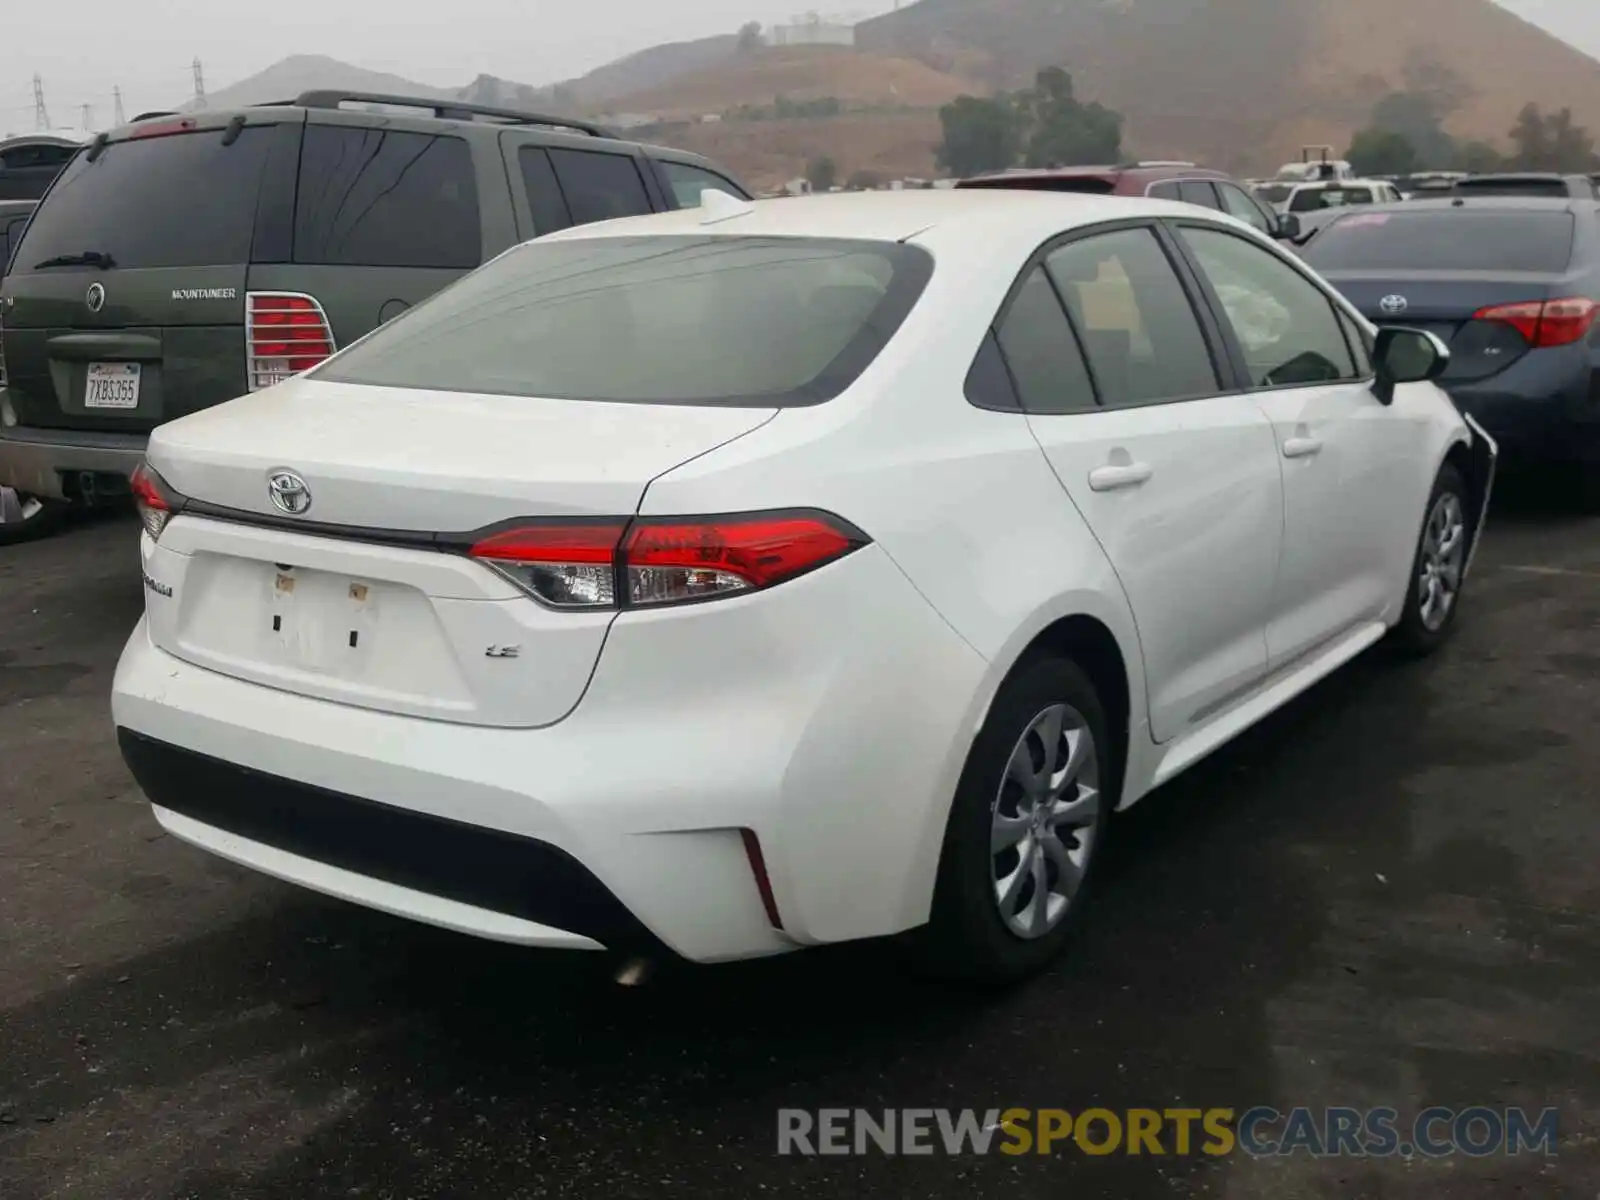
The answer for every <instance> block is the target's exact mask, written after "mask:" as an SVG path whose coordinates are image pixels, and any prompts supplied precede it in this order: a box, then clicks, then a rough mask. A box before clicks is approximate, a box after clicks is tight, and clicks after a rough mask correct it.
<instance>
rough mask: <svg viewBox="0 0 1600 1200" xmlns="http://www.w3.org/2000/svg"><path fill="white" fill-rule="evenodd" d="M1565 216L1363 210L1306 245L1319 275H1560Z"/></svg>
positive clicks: (1569, 232)
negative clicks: (1390, 272) (1389, 272)
mask: <svg viewBox="0 0 1600 1200" xmlns="http://www.w3.org/2000/svg"><path fill="white" fill-rule="evenodd" d="M1573 230H1574V225H1573V220H1572V214H1570V213H1565V212H1516V211H1511V210H1506V211H1501V212H1484V211H1481V210H1480V211H1478V212H1470V211H1463V210H1460V209H1445V210H1436V211H1433V212H1404V211H1400V212H1371V213H1355V214H1351V215H1350V216H1347V217H1340V218H1339V219H1338V220H1336V221H1334V222H1333V224H1331V225H1328V226H1326V227H1325V228H1324V229H1323V230H1322V232H1321V233H1319V234H1317V236H1316V237H1314V238H1312V239H1311V241H1310V242H1309V243H1308V244H1307V246H1306V248H1305V250H1304V252H1303V257H1304V258H1305V260H1306V262H1308V263H1310V264H1311V265H1312V266H1313V267H1315V268H1316V269H1317V270H1319V271H1366V270H1373V271H1383V270H1402V271H1410V270H1430V271H1538V272H1552V271H1565V270H1566V269H1567V264H1568V263H1569V262H1571V260H1572V238H1573Z"/></svg>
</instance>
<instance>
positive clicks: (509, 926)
mask: <svg viewBox="0 0 1600 1200" xmlns="http://www.w3.org/2000/svg"><path fill="white" fill-rule="evenodd" d="M183 599H184V597H183V593H182V592H181V591H180V592H179V594H178V596H177V597H176V598H175V600H166V599H162V600H159V601H152V602H153V603H154V602H160V603H174V602H176V603H182V602H183ZM986 674H987V663H986V662H985V661H984V660H983V659H982V657H981V656H979V655H978V654H977V652H976V651H974V650H973V649H972V648H971V647H970V646H969V645H967V643H966V642H964V641H962V640H961V639H960V638H959V637H958V636H957V635H956V634H955V633H954V631H952V630H951V629H950V627H949V626H948V625H947V624H946V623H945V622H944V621H943V620H942V619H941V618H940V617H939V616H938V614H937V613H935V612H934V611H933V609H932V608H931V607H929V606H928V604H927V602H926V601H925V600H924V599H923V598H922V597H921V596H920V595H919V594H918V593H917V592H916V591H915V590H914V589H913V588H912V587H911V586H910V584H909V583H908V582H907V581H906V580H905V578H904V576H903V575H901V574H900V573H899V571H898V569H897V568H896V567H894V565H893V564H892V563H891V562H890V561H889V560H888V557H887V556H886V555H884V554H883V552H882V551H881V550H880V549H879V548H877V547H875V546H869V547H867V548H865V549H863V550H860V551H857V552H856V553H855V554H853V555H851V556H850V557H849V558H847V559H845V560H843V561H841V562H839V563H836V564H833V565H831V566H829V567H826V568H823V569H822V570H820V571H817V572H814V573H812V574H811V575H809V576H806V577H805V578H802V579H797V580H794V581H792V582H790V583H787V584H784V585H783V586H782V587H780V588H775V589H773V590H772V591H771V592H768V593H761V594H758V595H755V596H751V597H748V598H738V599H732V600H726V601H720V602H718V603H716V604H713V605H691V606H686V607H684V608H680V609H674V610H663V611H660V612H656V613H643V612H641V613H637V614H624V615H623V616H622V617H620V618H618V620H617V621H616V622H615V623H614V624H613V626H612V628H611V631H610V633H609V635H608V638H607V642H606V646H605V649H604V651H603V652H602V653H601V655H600V661H599V663H598V665H597V666H596V668H595V672H594V676H593V678H592V680H591V681H590V684H589V687H588V690H587V692H586V694H585V695H584V697H583V699H582V700H581V701H580V702H579V703H578V705H577V707H576V708H575V709H574V710H573V712H572V713H571V715H569V716H567V717H566V718H565V719H563V720H561V721H559V722H557V723H556V724H554V725H548V726H544V727H541V728H531V729H509V728H496V727H490V726H482V725H469V724H464V723H457V722H451V721H443V720H433V719H428V718H422V717H412V716H403V715H398V714H395V713H389V712H381V711H375V710H371V709H364V708H357V707H354V706H352V705H348V704H340V703H335V702H332V701H328V700H322V699H317V698H314V697H310V696H305V695H300V694H296V693H294V692H289V691H284V690H280V689H278V688H275V687H268V686H264V685H262V684H259V683H251V682H247V681H245V680H242V679H237V678H233V677H231V676H229V675H225V674H222V673H220V672H218V671H213V670H208V669H206V668H204V667H199V666H196V665H194V664H192V663H189V662H186V661H184V660H182V659H180V658H178V657H175V656H174V655H172V654H169V653H168V652H167V651H165V650H163V649H161V648H160V647H159V646H157V645H155V644H154V643H153V642H152V641H151V637H150V631H149V625H148V624H147V622H145V621H141V622H140V623H139V625H138V627H137V628H136V629H135V630H134V632H133V635H132V636H131V638H130V639H129V641H128V644H127V647H126V648H125V650H124V651H123V655H122V659H121V661H120V663H119V664H118V667H117V675H116V679H115V682H114V684H113V689H112V711H113V716H114V718H115V721H116V724H117V726H118V729H119V737H120V738H121V739H122V742H123V750H124V754H125V756H126V758H127V760H128V762H129V764H130V766H131V767H132V769H133V771H134V773H135V776H136V777H137V778H138V780H139V782H140V784H141V786H143V787H144V788H145V790H146V793H147V795H148V796H149V799H150V800H151V802H152V804H153V805H154V806H155V809H156V816H157V818H158V819H159V820H160V821H161V822H162V824H163V825H165V826H166V827H167V828H168V829H169V830H171V831H172V832H173V833H175V834H176V835H177V836H179V837H182V838H185V839H187V840H189V841H191V842H195V843H197V844H199V845H201V846H203V847H204V848H206V849H208V850H211V851H213V852H214V853H217V854H220V855H222V856H224V857H227V858H231V859H233V860H235V861H238V862H241V863H244V864H246V865H248V866H251V867H254V868H256V869H258V870H261V871H263V872H266V873H268V874H271V875H275V876H278V877H280V878H284V879H288V880H291V881H293V882H296V883H299V884H302V885H304V886H307V887H311V888H314V889H317V890H319V891H323V892H326V893H330V894H332V895H336V896H341V897H343V898H346V899H349V900H353V901H356V902H358V903H362V904H366V905H369V906H371V907H374V908H378V909H382V910H385V911H388V912H392V913H398V914H401V915H404V916H407V917H411V918H413V919H416V920H420V921H426V922H429V923H431V924H436V925H442V926H445V927H448V928H452V929H456V930H459V931H463V932H469V933H474V934H478V935H480V936H484V937H489V938H496V939H499V940H503V941H513V942H521V943H524V944H529V945H550V946H591V947H592V946H593V945H594V944H597V943H598V944H600V945H603V946H607V947H611V948H626V947H630V946H632V945H634V944H636V943H638V942H640V941H643V940H650V939H653V942H652V944H654V943H655V942H658V943H660V944H664V945H665V946H666V947H668V948H669V949H670V950H672V951H673V952H675V953H677V954H679V955H681V956H683V957H685V958H688V959H691V960H695V961H703V962H710V961H719V960H726V959H734V958H747V957H754V956H759V955H766V954H775V953H781V952H783V951H786V950H790V949H793V948H795V947H797V946H802V945H809V944H815V943H820V942H832V941H843V940H849V939H854V938H863V937H873V936H879V935H885V934H891V933H896V932H899V931H900V930H903V929H908V928H911V927H912V926H915V925H918V924H920V923H922V922H923V921H925V920H926V919H927V914H928V909H929V904H930V902H931V898H932V891H933V880H934V875H935V872H936V869H937V864H938V856H939V849H940V845H941V842H942V839H943V835H944V826H945V821H946V817H947V816H948V812H949V802H950V797H951V796H952V795H953V793H954V789H955V781H956V778H957V777H958V775H959V773H960V770H961V767H962V764H963V763H964V761H965V758H966V752H967V748H968V747H969V746H970V744H971V737H972V733H973V730H974V729H975V728H976V724H977V722H978V720H979V718H980V716H981V712H980V706H981V695H982V688H983V681H984V679H985V677H986ZM746 831H748V832H749V833H751V834H754V835H755V837H756V838H757V839H758V842H759V847H760V858H761V860H762V861H763V864H764V869H765V872H766V874H767V877H768V880H769V882H770V885H771V891H772V896H773V899H774V904H775V907H776V910H777V913H778V916H779V920H778V922H777V924H776V925H775V924H774V923H773V922H772V921H771V920H770V919H769V916H768V911H767V908H766V904H765V900H764V897H763V895H762V893H761V888H760V885H759V883H758V878H757V875H756V872H755V869H754V866H753V863H752V856H751V854H750V852H749V851H748V850H747V845H746Z"/></svg>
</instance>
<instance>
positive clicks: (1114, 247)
mask: <svg viewBox="0 0 1600 1200" xmlns="http://www.w3.org/2000/svg"><path fill="white" fill-rule="evenodd" d="M1046 265H1047V266H1048V267H1049V270H1050V275H1051V278H1052V279H1054V280H1055V283H1056V286H1057V287H1058V288H1059V289H1060V290H1061V294H1062V296H1063V297H1064V298H1065V299H1066V301H1067V308H1068V309H1069V310H1070V311H1071V313H1072V320H1073V324H1074V325H1076V326H1077V330H1078V333H1079V334H1080V336H1081V337H1082V339H1083V346H1084V350H1085V351H1086V352H1087V354H1088V356H1089V366H1090V368H1091V370H1093V372H1094V380H1095V383H1096V384H1097V385H1099V389H1100V398H1101V401H1102V402H1103V403H1105V404H1107V405H1117V404H1148V403H1151V402H1152V401H1157V400H1173V399H1178V398H1180V397H1187V396H1201V395H1209V394H1213V393H1215V392H1216V391H1217V390H1218V383H1217V373H1216V368H1215V367H1214V366H1213V365H1212V362H1211V355H1210V353H1209V352H1208V350H1207V348H1206V342H1205V338H1204V336H1203V335H1202V334H1201V332H1200V324H1199V321H1198V319H1197V318H1196V317H1195V314H1194V310H1193V309H1192V308H1191V307H1190V306H1189V298H1188V295H1187V294H1186V293H1185V292H1184V290H1183V286H1182V284H1181V283H1180V282H1179V281H1178V276H1177V273H1176V272H1175V271H1174V270H1173V267H1172V263H1171V262H1170V261H1169V260H1168V259H1167V255H1166V251H1164V250H1163V249H1162V248H1161V243H1160V242H1159V241H1157V239H1156V235H1155V233H1154V232H1152V231H1151V230H1149V229H1125V230H1119V231H1117V232H1116V233H1104V234H1100V235H1098V236H1095V237H1088V238H1084V239H1082V240H1081V241H1076V242H1069V243H1068V244H1067V245H1065V246H1062V247H1061V248H1060V249H1059V250H1056V251H1054V252H1053V253H1052V254H1051V255H1050V256H1049V258H1048V259H1047V260H1046Z"/></svg>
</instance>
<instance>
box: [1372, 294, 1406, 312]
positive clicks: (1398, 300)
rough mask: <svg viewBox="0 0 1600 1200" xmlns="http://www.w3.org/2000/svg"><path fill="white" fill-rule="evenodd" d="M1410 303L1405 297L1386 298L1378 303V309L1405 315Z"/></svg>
mask: <svg viewBox="0 0 1600 1200" xmlns="http://www.w3.org/2000/svg"><path fill="white" fill-rule="evenodd" d="M1407 304H1408V301H1407V300H1406V298H1405V297H1404V296H1385V297H1384V298H1383V299H1382V300H1379V301H1378V307H1379V308H1381V309H1383V311H1384V312H1386V313H1403V312H1405V310H1406V305H1407Z"/></svg>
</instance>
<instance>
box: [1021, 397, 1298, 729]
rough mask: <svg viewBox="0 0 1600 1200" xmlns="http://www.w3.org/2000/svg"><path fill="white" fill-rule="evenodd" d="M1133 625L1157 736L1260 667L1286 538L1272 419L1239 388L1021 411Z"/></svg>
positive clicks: (1233, 691) (1229, 694)
mask: <svg viewBox="0 0 1600 1200" xmlns="http://www.w3.org/2000/svg"><path fill="white" fill-rule="evenodd" d="M1028 422H1029V424H1030V425H1031V426H1032V427H1033V431H1034V434H1035V435H1036V436H1037V437H1038V439H1039V443H1040V445H1041V446H1042V447H1043V448H1044V452H1045V455H1046V456H1047V457H1048V458H1049V460H1050V465H1051V467H1052V468H1054V470H1055V473H1056V476H1057V478H1058V479H1059V480H1060V481H1061V485H1062V487H1063V488H1065V489H1066V491H1067V494H1068V495H1069V496H1070V497H1071V498H1072V502H1073V503H1074V504H1075V505H1076V506H1077V508H1078V511H1079V512H1080V513H1081V514H1082V515H1083V518H1084V520H1085V521H1086V522H1087V523H1088V524H1089V527H1090V528H1091V529H1092V530H1093V531H1094V535H1095V537H1096V538H1097V539H1098V540H1099V542H1100V545H1101V546H1102V547H1103V548H1104V550H1105V552H1106V555H1107V557H1108V558H1109V559H1110V560H1111V564H1112V566H1113V567H1114V568H1115V569H1116V572H1117V576H1118V578H1119V579H1120V580H1121V581H1122V586H1123V589H1124V590H1125V591H1126V593H1127V596H1128V602H1129V605H1130V606H1131V607H1132V609H1133V615H1134V620H1135V622H1136V623H1137V625H1138V628H1139V643H1140V647H1141V650H1142V652H1143V656H1144V667H1145V676H1146V680H1147V686H1148V690H1149V696H1150V727H1151V733H1152V735H1153V736H1154V738H1155V740H1156V741H1160V742H1164V741H1168V740H1170V739H1171V738H1173V737H1176V736H1177V735H1179V734H1181V733H1183V732H1184V731H1185V730H1186V729H1187V728H1188V727H1189V726H1191V725H1193V724H1194V723H1195V722H1196V721H1197V720H1200V719H1203V718H1204V717H1205V715H1206V714H1207V713H1208V712H1209V711H1211V710H1214V709H1216V708H1218V707H1221V706H1222V705H1223V704H1224V703H1226V702H1227V701H1228V700H1229V699H1231V698H1233V697H1234V696H1236V695H1238V694H1240V693H1242V692H1244V691H1247V690H1248V689H1249V688H1250V687H1251V685H1253V684H1254V683H1256V682H1257V681H1259V680H1260V679H1261V678H1262V676H1264V675H1265V674H1266V671H1267V643H1266V637H1265V635H1264V629H1265V626H1266V623H1267V618H1268V612H1269V605H1270V602H1271V597H1272V582H1273V576H1274V573H1275V571H1276V569H1277V561H1278V552H1279V548H1280V543H1281V541H1282V536H1283V495H1282V484H1281V481H1280V472H1279V468H1278V451H1277V446H1276V444H1275V442H1274V439H1273V435H1272V427H1271V425H1270V424H1269V423H1268V421H1267V419H1266V417H1265V416H1263V415H1262V413H1261V410H1260V409H1259V408H1258V407H1257V406H1256V405H1255V403H1254V402H1253V401H1252V400H1251V399H1250V398H1249V397H1247V396H1218V397H1214V398H1212V399H1207V400H1191V401H1186V402H1184V403H1180V404H1158V405H1152V406H1149V407H1146V408H1130V409H1123V410H1112V411H1102V412H1094V413H1085V414H1082V415H1076V416H1073V415H1067V416H1038V415H1030V416H1029V417H1028Z"/></svg>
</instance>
